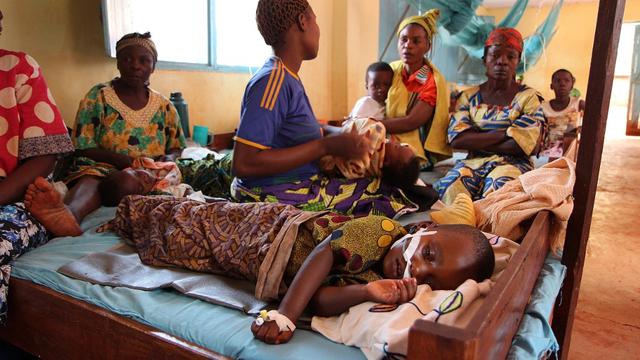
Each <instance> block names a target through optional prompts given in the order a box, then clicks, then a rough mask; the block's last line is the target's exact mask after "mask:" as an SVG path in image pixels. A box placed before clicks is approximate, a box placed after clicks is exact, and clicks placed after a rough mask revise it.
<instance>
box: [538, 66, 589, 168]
mask: <svg viewBox="0 0 640 360" xmlns="http://www.w3.org/2000/svg"><path fill="white" fill-rule="evenodd" d="M575 82H576V79H575V78H574V77H573V74H571V72H570V71H569V70H566V69H559V70H556V72H554V73H553V75H552V76H551V90H553V92H554V93H555V96H556V97H555V98H554V99H552V100H550V101H548V102H544V103H543V104H542V109H543V111H544V116H545V117H546V118H547V123H548V124H549V134H548V136H547V141H546V143H545V144H544V147H543V149H542V152H541V153H540V155H541V156H548V157H549V158H550V159H555V158H559V157H562V156H563V155H564V154H565V153H566V151H567V150H568V147H569V145H570V144H571V140H573V139H575V138H576V137H577V134H578V131H579V128H580V126H582V112H583V111H584V100H580V98H578V97H572V96H571V95H570V94H571V90H572V89H573V86H574V84H575Z"/></svg>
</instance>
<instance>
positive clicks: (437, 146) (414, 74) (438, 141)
mask: <svg viewBox="0 0 640 360" xmlns="http://www.w3.org/2000/svg"><path fill="white" fill-rule="evenodd" d="M439 15H440V11H439V10H437V9H433V10H429V11H427V12H426V13H425V14H424V15H421V16H412V17H409V18H406V19H404V20H403V21H402V22H401V23H400V26H399V27H398V53H399V54H400V56H401V60H398V61H394V62H392V63H391V67H392V68H393V71H394V76H393V82H392V85H391V88H390V89H389V96H388V98H387V117H386V120H384V125H385V127H386V128H387V133H388V134H392V135H391V136H392V137H393V138H394V139H396V140H397V141H399V142H402V143H406V144H409V145H410V146H411V147H412V148H413V151H414V152H415V153H416V156H418V157H419V158H420V160H421V164H422V166H423V167H429V166H431V165H433V164H434V163H435V162H436V161H438V160H443V159H445V158H448V157H450V156H451V149H450V148H449V146H448V144H447V141H446V133H447V125H448V123H449V113H448V110H449V109H448V106H449V97H448V96H447V87H446V83H445V79H444V77H443V76H442V74H440V71H438V69H437V68H436V67H435V66H434V65H433V64H431V63H430V62H429V60H427V59H426V57H425V56H426V54H427V53H428V52H429V50H430V49H431V42H432V40H433V36H434V35H435V33H436V21H437V19H438V16H439ZM421 132H422V134H421Z"/></svg>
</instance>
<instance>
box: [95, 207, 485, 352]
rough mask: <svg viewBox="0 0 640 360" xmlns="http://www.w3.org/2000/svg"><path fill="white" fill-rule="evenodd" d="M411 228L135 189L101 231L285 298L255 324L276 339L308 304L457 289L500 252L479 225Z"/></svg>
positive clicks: (340, 304)
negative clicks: (424, 287) (139, 192)
mask: <svg viewBox="0 0 640 360" xmlns="http://www.w3.org/2000/svg"><path fill="white" fill-rule="evenodd" d="M412 229H413V231H414V233H411V234H408V233H407V230H405V228H404V227H403V226H401V225H400V224H399V223H398V222H396V221H394V220H391V219H388V218H385V217H381V216H373V215H372V216H367V217H363V218H358V219H353V218H352V217H349V216H344V215H336V214H330V213H329V214H328V213H317V212H305V211H301V210H299V209H296V208H295V207H293V206H290V205H284V204H279V203H232V202H225V201H221V202H216V203H202V202H197V201H192V200H189V199H185V198H174V197H166V196H154V197H148V196H137V195H134V196H127V197H125V198H124V199H123V200H122V201H121V202H120V205H119V206H118V210H117V212H116V217H115V219H113V220H112V221H110V222H109V223H108V224H106V225H105V226H104V227H103V228H102V229H100V231H104V230H111V231H113V232H115V233H117V234H118V235H119V236H121V237H122V238H123V239H125V241H127V242H129V243H131V244H132V245H134V246H135V247H136V249H137V251H138V254H139V255H140V258H141V260H142V262H143V263H145V264H147V265H153V266H177V267H182V268H187V269H191V270H195V271H201V272H209V273H215V274H222V275H226V276H230V277H234V278H241V279H245V280H249V281H252V282H254V283H255V284H256V289H255V295H256V297H258V298H260V299H264V300H270V299H282V301H281V303H280V306H279V307H278V310H277V311H270V312H269V313H268V315H266V314H263V316H262V317H260V319H259V320H256V322H254V323H253V324H252V327H251V330H252V331H253V333H254V336H255V337H256V338H258V339H260V340H262V341H264V342H267V343H272V344H278V343H285V342H287V341H289V339H291V337H292V336H293V331H294V330H295V325H294V322H295V321H296V320H297V319H298V318H299V316H300V314H301V313H302V312H303V310H304V309H305V308H307V307H308V308H309V310H310V311H311V312H312V313H313V314H315V315H322V316H331V315H336V314H340V313H342V312H344V311H346V310H348V309H349V307H351V306H353V305H356V304H359V303H362V302H365V301H374V302H379V303H384V304H400V303H404V302H407V301H409V300H411V299H412V298H413V297H414V295H415V293H416V287H417V286H418V285H419V284H428V285H429V286H430V287H431V288H432V289H434V290H440V289H441V290H444V289H455V288H456V287H457V286H458V285H460V284H462V283H463V282H464V281H465V280H466V279H474V280H476V281H478V282H479V281H482V280H484V279H487V278H489V277H490V276H491V274H492V272H493V267H494V255H493V251H492V249H491V246H490V245H489V243H488V241H487V240H486V238H485V237H484V235H483V234H482V233H481V232H480V231H478V230H477V229H475V228H473V227H471V226H466V225H430V226H429V227H427V228H422V227H416V226H413V227H412Z"/></svg>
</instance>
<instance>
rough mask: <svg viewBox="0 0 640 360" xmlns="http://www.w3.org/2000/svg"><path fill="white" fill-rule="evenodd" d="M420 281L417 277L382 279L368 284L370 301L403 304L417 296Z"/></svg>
mask: <svg viewBox="0 0 640 360" xmlns="http://www.w3.org/2000/svg"><path fill="white" fill-rule="evenodd" d="M417 289H418V283H417V281H416V279H415V278H406V279H382V280H377V281H373V282H370V283H368V284H367V285H366V290H367V293H368V296H369V301H374V302H379V303H382V304H402V303H406V302H407V301H410V300H411V299H413V297H414V296H416V290H417Z"/></svg>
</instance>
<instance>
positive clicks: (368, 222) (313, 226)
mask: <svg viewBox="0 0 640 360" xmlns="http://www.w3.org/2000/svg"><path fill="white" fill-rule="evenodd" d="M301 230H303V231H300V232H298V238H297V239H296V242H295V243H294V244H293V249H292V251H291V257H290V259H289V263H288V264H287V269H286V271H285V279H287V280H288V281H291V280H293V277H294V276H295V275H296V273H297V272H298V270H300V267H301V266H302V264H303V263H304V260H305V259H306V258H307V257H308V256H309V254H311V252H312V251H313V249H314V248H315V247H316V246H317V245H318V244H320V243H321V242H322V241H323V240H325V239H329V240H328V241H330V243H331V249H332V250H333V256H334V261H333V262H334V266H333V267H332V268H331V272H330V274H329V277H328V278H327V279H325V284H326V285H330V286H345V285H349V284H366V283H368V282H371V281H375V280H380V279H382V278H383V277H382V274H381V273H380V272H379V271H380V270H379V269H378V265H380V263H381V261H382V259H383V258H384V256H385V255H386V254H387V251H389V248H390V247H391V245H392V244H393V243H394V242H395V241H396V240H397V239H399V238H401V237H402V236H404V235H405V234H406V233H407V232H406V230H405V229H404V227H402V225H401V224H400V223H398V222H397V221H394V220H391V219H388V218H386V217H384V216H374V215H371V216H366V217H361V218H357V219H353V217H352V216H345V215H338V214H327V215H323V216H321V217H319V218H317V219H314V220H313V221H307V222H306V223H305V226H303V227H301Z"/></svg>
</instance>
